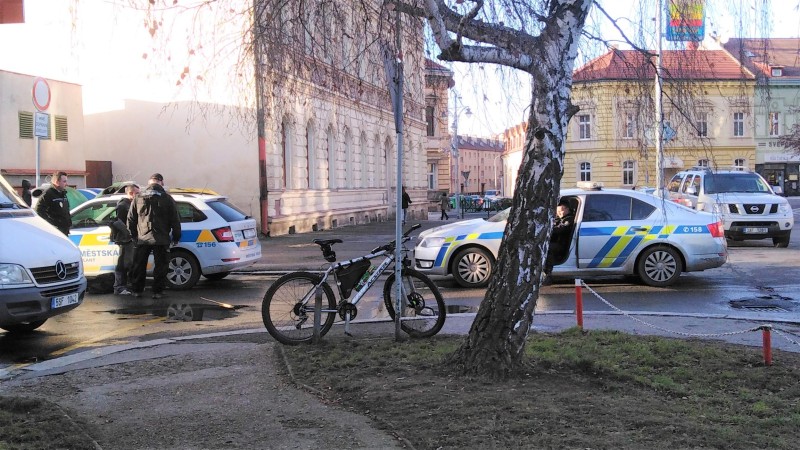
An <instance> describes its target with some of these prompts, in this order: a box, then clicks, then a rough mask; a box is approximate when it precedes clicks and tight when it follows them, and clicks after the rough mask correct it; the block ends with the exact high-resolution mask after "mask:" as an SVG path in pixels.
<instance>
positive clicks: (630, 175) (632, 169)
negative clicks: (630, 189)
mask: <svg viewBox="0 0 800 450" xmlns="http://www.w3.org/2000/svg"><path fill="white" fill-rule="evenodd" d="M634 184H636V162H635V161H633V160H630V159H629V160H627V161H623V162H622V185H623V186H633V185H634Z"/></svg>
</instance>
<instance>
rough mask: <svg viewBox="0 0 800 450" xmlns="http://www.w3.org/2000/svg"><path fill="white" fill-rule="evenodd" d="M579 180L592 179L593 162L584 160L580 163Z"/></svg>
mask: <svg viewBox="0 0 800 450" xmlns="http://www.w3.org/2000/svg"><path fill="white" fill-rule="evenodd" d="M578 181H592V163H590V162H586V161H584V162H582V163H580V164H579V165H578Z"/></svg>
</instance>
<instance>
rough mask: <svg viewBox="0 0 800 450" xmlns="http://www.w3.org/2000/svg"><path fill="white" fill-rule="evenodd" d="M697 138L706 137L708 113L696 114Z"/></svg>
mask: <svg viewBox="0 0 800 450" xmlns="http://www.w3.org/2000/svg"><path fill="white" fill-rule="evenodd" d="M697 136H698V137H708V113H705V112H701V113H698V114H697Z"/></svg>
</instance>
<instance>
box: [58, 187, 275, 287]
mask: <svg viewBox="0 0 800 450" xmlns="http://www.w3.org/2000/svg"><path fill="white" fill-rule="evenodd" d="M170 194H171V195H172V197H173V198H174V199H175V202H176V203H177V206H178V215H179V216H180V218H181V240H180V243H179V244H178V245H177V246H176V247H173V248H172V249H170V252H169V273H168V274H167V283H168V286H169V288H170V289H177V290H182V289H190V288H191V287H192V286H194V285H195V284H197V281H198V280H199V279H200V275H201V274H202V275H203V276H204V277H206V278H208V279H211V280H219V279H222V278H225V277H226V276H227V275H228V274H229V273H230V272H231V271H232V270H235V269H240V268H242V267H247V266H249V265H252V264H253V263H255V262H257V261H258V260H259V259H261V242H260V241H259V240H258V231H257V229H256V221H255V219H253V218H251V217H249V216H248V215H247V214H245V213H244V212H242V211H241V210H240V209H239V208H237V207H236V206H234V205H233V204H232V203H230V202H229V201H228V199H227V198H226V197H224V196H221V195H216V194H213V195H212V194H207V193H190V192H183V193H179V192H175V191H173V190H170ZM123 197H124V195H122V194H113V195H99V196H97V197H95V198H94V199H92V200H89V201H88V202H86V203H83V204H82V205H80V206H78V207H77V208H74V209H73V210H72V211H71V216H72V229H71V230H70V235H69V237H70V239H71V240H72V242H74V243H75V245H77V246H78V247H79V248H80V250H81V255H82V259H83V266H84V270H85V272H86V276H87V277H89V278H92V277H96V276H98V275H102V274H106V273H113V272H114V267H115V266H116V263H117V257H118V256H119V247H118V246H117V245H116V244H113V243H111V241H110V229H109V224H110V223H111V222H113V221H114V220H115V219H116V206H117V202H118V201H119V200H120V199H121V198H123ZM152 263H153V261H152V256H151V258H150V261H149V263H148V266H147V268H148V273H150V270H151V269H152Z"/></svg>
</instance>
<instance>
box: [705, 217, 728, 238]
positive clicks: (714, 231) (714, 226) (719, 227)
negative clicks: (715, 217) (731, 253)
mask: <svg viewBox="0 0 800 450" xmlns="http://www.w3.org/2000/svg"><path fill="white" fill-rule="evenodd" d="M708 231H710V232H711V236H713V237H715V238H717V237H725V225H723V224H722V221H719V222H714V223H710V224H708Z"/></svg>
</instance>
